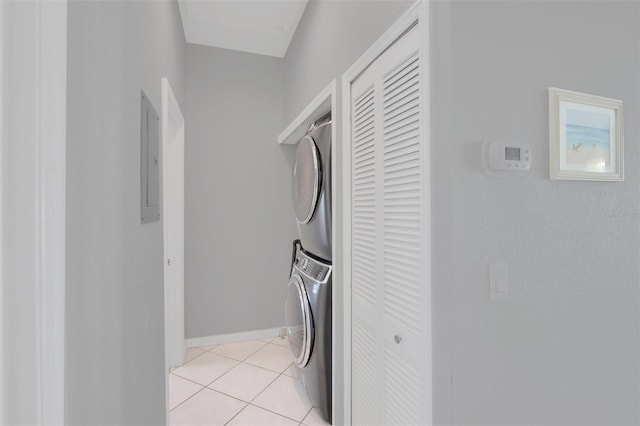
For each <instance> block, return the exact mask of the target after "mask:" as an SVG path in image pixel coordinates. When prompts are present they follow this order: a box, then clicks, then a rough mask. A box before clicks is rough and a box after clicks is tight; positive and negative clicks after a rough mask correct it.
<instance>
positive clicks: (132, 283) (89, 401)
mask: <svg viewBox="0 0 640 426" xmlns="http://www.w3.org/2000/svg"><path fill="white" fill-rule="evenodd" d="M68 25H69V27H68V31H69V32H68V121H67V124H68V129H67V132H68V140H67V265H66V268H67V297H66V302H67V317H66V321H67V330H66V339H67V340H66V375H67V377H66V416H67V421H66V423H69V424H83V425H86V424H118V425H123V424H149V425H150V424H154V425H158V424H164V422H165V418H164V417H165V413H164V402H165V387H164V380H165V379H164V374H165V373H164V359H163V358H164V357H163V354H164V326H163V314H164V305H163V266H162V265H163V262H162V258H163V254H162V222H161V221H158V222H154V223H150V224H147V225H141V224H140V142H139V140H140V90H141V89H143V90H144V91H145V92H146V94H147V95H148V96H149V99H150V100H151V102H152V103H153V105H154V106H155V108H156V110H157V111H158V113H160V109H161V103H160V78H161V77H168V78H169V81H170V82H171V84H172V86H173V89H174V91H175V93H176V96H177V98H178V102H180V103H181V104H182V105H184V89H183V84H184V83H183V79H184V76H183V72H182V69H183V63H184V36H183V32H182V27H181V23H180V17H179V12H178V6H177V4H176V3H175V2H168V1H166V2H165V1H163V2H148V1H135V2H115V1H97V2H87V1H70V2H69V9H68Z"/></svg>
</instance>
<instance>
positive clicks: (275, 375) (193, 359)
mask: <svg viewBox="0 0 640 426" xmlns="http://www.w3.org/2000/svg"><path fill="white" fill-rule="evenodd" d="M169 409H170V412H169V419H170V424H171V425H172V426H183V425H184V426H186V425H189V426H196V425H207V426H212V425H234V426H237V425H246V426H271V425H274V426H276V425H277V426H279V425H282V426H288V425H292V426H298V425H303V426H316V425H327V424H328V423H327V422H325V421H324V420H323V419H322V418H321V417H320V416H319V415H318V413H317V412H316V409H315V408H313V407H312V406H311V403H310V402H309V399H308V398H307V396H306V394H305V391H304V389H303V387H302V383H301V382H300V380H299V379H298V377H297V375H296V371H295V368H294V367H293V364H292V360H291V355H290V352H289V347H288V344H287V340H286V339H283V338H279V337H274V338H269V339H262V340H249V341H245V342H238V343H228V344H222V345H213V346H201V347H198V348H191V349H189V351H188V352H187V359H186V361H185V363H184V364H183V365H182V366H180V367H178V368H176V369H173V370H172V371H171V372H170V373H169Z"/></svg>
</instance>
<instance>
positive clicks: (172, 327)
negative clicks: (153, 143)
mask: <svg viewBox="0 0 640 426" xmlns="http://www.w3.org/2000/svg"><path fill="white" fill-rule="evenodd" d="M161 96H162V111H161V117H162V118H161V126H162V133H161V135H162V136H161V138H162V204H163V214H162V222H163V234H164V235H163V253H164V254H163V256H164V260H163V265H164V332H165V389H166V412H167V417H166V418H167V424H168V422H169V381H168V377H169V376H168V372H169V368H171V367H175V366H177V365H180V364H182V362H183V361H184V357H185V354H186V350H187V345H186V340H185V336H184V331H183V334H182V339H178V341H176V339H175V337H176V333H175V331H176V327H180V326H182V327H183V328H184V318H185V306H184V274H183V279H182V288H181V289H178V291H179V292H181V295H182V297H181V298H178V299H176V298H175V297H170V296H171V295H173V294H174V293H175V291H174V290H175V289H174V288H173V287H172V285H171V282H170V280H169V279H168V278H169V272H168V269H169V268H170V264H169V255H168V253H167V246H168V235H169V233H168V229H167V227H168V226H169V224H168V220H167V215H166V211H167V204H168V203H171V202H173V201H172V200H170V199H169V197H168V194H167V190H168V188H169V186H168V185H167V181H168V179H169V178H170V174H169V173H168V171H169V169H168V167H167V166H169V165H170V164H171V163H170V161H171V158H169V156H168V155H165V154H166V153H167V151H166V149H167V147H168V146H170V145H173V144H175V143H180V144H182V147H183V153H184V143H185V122H184V115H183V114H182V110H181V109H180V105H179V104H178V101H177V99H176V96H175V94H174V92H173V89H172V88H171V84H170V83H169V80H168V79H167V78H165V77H163V78H162V79H161ZM182 161H183V163H182V171H183V175H184V154H183V157H182ZM182 194H183V203H182V209H183V211H184V180H183V186H182ZM183 226H184V215H183ZM182 240H183V246H182V247H183V251H182V264H183V265H184V227H183V232H182ZM180 302H182V303H180ZM178 317H182V318H183V321H182V323H180V322H177V323H176V321H175V319H176V318H178Z"/></svg>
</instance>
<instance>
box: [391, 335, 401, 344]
mask: <svg viewBox="0 0 640 426" xmlns="http://www.w3.org/2000/svg"><path fill="white" fill-rule="evenodd" d="M393 340H395V341H396V343H397V344H400V342H402V336H400V335H399V334H396V335H395V336H393Z"/></svg>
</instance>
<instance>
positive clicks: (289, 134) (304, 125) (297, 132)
mask: <svg viewBox="0 0 640 426" xmlns="http://www.w3.org/2000/svg"><path fill="white" fill-rule="evenodd" d="M335 105H336V80H335V79H333V80H332V81H331V83H329V85H328V86H327V87H325V88H324V90H323V91H322V92H320V94H318V96H316V97H315V99H314V100H313V101H311V103H310V104H309V105H307V107H306V108H305V109H304V110H302V112H301V113H300V114H298V116H297V117H296V118H295V119H294V120H293V121H292V122H291V124H289V125H288V126H287V127H286V128H285V129H284V130H283V131H282V133H280V134H279V135H278V144H290V145H293V144H296V143H298V141H299V140H300V138H301V137H302V136H304V133H305V132H306V131H307V129H308V128H309V126H310V125H311V123H313V122H314V121H315V120H316V119H318V118H320V117H321V116H322V115H324V114H325V113H327V112H329V111H334V112H335Z"/></svg>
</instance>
